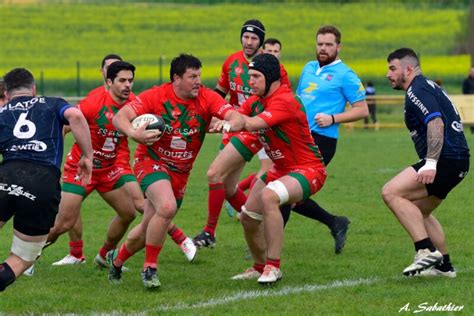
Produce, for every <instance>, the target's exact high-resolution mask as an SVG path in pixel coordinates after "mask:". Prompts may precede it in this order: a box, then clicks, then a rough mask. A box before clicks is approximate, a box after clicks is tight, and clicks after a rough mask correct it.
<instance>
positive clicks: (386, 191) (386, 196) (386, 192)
mask: <svg viewBox="0 0 474 316" xmlns="http://www.w3.org/2000/svg"><path fill="white" fill-rule="evenodd" d="M380 195H381V196H382V199H383V201H384V202H385V204H387V205H388V204H390V201H391V200H392V199H393V197H394V196H395V195H394V192H393V190H392V187H391V185H390V184H389V183H387V184H385V185H384V186H383V187H382V191H381V192H380Z"/></svg>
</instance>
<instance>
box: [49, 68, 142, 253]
mask: <svg viewBox="0 0 474 316" xmlns="http://www.w3.org/2000/svg"><path fill="white" fill-rule="evenodd" d="M134 72H135V67H134V66H133V65H132V64H130V63H127V62H123V61H118V62H115V63H113V64H111V65H110V67H109V70H108V72H107V84H108V86H109V91H105V90H103V92H97V93H95V94H92V95H90V96H89V97H87V98H86V99H84V100H82V101H81V102H80V103H79V105H78V108H79V109H80V110H81V112H82V113H83V114H84V117H85V118H86V120H87V122H88V124H89V130H90V134H91V141H92V148H93V152H94V156H93V161H92V164H93V173H92V180H91V183H90V184H88V185H83V184H81V183H80V182H78V181H77V165H78V161H79V159H80V157H81V155H82V152H81V150H80V149H79V148H78V146H77V145H76V144H74V145H73V147H72V149H71V151H70V152H69V153H68V155H67V158H66V161H65V164H64V174H63V187H62V194H61V195H62V196H61V203H60V205H59V213H58V216H57V218H56V222H55V225H54V227H53V228H52V229H51V231H50V234H49V236H48V242H50V243H52V242H54V241H56V239H57V238H58V237H59V236H60V235H61V234H63V233H64V232H66V231H68V230H69V229H71V227H72V226H73V225H74V224H75V223H76V221H77V217H78V215H79V212H80V209H81V204H82V201H83V200H84V199H85V198H86V197H87V196H88V195H89V194H90V193H91V192H92V191H93V190H97V191H98V192H99V194H100V195H101V196H102V198H103V199H104V200H105V201H107V203H108V204H109V205H111V206H112V208H114V210H115V211H116V213H117V216H116V217H115V218H114V219H113V220H112V222H111V224H110V225H109V228H108V232H107V238H106V240H105V242H104V245H103V246H102V248H101V249H100V251H99V254H98V256H97V257H96V261H97V260H100V259H98V257H100V258H101V259H102V261H103V262H105V254H106V253H107V251H109V250H111V249H114V248H115V246H116V245H117V243H118V242H119V241H120V239H121V238H122V236H123V235H124V234H125V232H126V230H127V228H128V226H129V224H130V223H131V222H132V221H133V219H134V218H135V207H134V205H133V201H132V198H131V196H130V194H129V192H128V191H127V190H126V189H125V187H124V186H123V184H124V182H123V180H121V175H122V173H123V172H124V168H123V167H122V166H120V165H119V164H118V163H117V157H118V152H119V151H120V150H128V146H127V138H126V136H125V135H123V134H121V133H119V132H118V131H117V130H116V129H115V127H114V126H113V124H112V118H113V116H114V115H115V113H116V112H117V111H118V110H119V109H120V108H121V107H122V106H123V105H124V104H125V103H126V102H128V101H130V92H131V88H132V86H133V79H134ZM77 259H79V260H82V261H83V258H77Z"/></svg>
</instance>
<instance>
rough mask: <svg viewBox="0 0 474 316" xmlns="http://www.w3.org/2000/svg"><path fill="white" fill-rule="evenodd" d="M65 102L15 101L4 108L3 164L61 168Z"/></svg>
mask: <svg viewBox="0 0 474 316" xmlns="http://www.w3.org/2000/svg"><path fill="white" fill-rule="evenodd" d="M70 107H72V106H71V105H69V104H68V103H67V102H66V101H65V100H63V99H61V98H50V97H31V96H30V97H28V96H24V97H23V96H22V97H15V98H13V99H12V100H11V101H10V102H8V103H6V104H5V105H3V106H2V107H0V152H1V153H2V155H3V161H8V160H25V161H32V162H35V163H39V164H42V165H49V166H54V167H56V168H57V169H60V168H61V163H62V159H63V135H62V129H63V126H64V125H65V124H68V121H67V120H66V118H65V117H64V111H66V110H67V109H68V108H70Z"/></svg>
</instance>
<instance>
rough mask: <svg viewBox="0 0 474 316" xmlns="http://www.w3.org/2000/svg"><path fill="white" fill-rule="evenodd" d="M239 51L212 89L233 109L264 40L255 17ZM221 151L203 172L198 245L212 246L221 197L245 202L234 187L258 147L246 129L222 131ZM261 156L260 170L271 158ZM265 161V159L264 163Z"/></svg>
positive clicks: (245, 92) (236, 204)
mask: <svg viewBox="0 0 474 316" xmlns="http://www.w3.org/2000/svg"><path fill="white" fill-rule="evenodd" d="M240 40H241V43H242V50H241V51H238V52H236V53H234V54H232V55H230V56H229V57H228V58H227V59H226V61H225V62H224V64H223V66H222V73H221V77H220V79H219V81H218V83H217V86H216V89H215V91H217V92H218V93H220V94H221V95H222V96H223V97H225V96H226V95H227V94H229V96H230V103H231V104H232V105H233V106H234V107H235V108H236V109H237V108H239V107H240V106H241V105H242V104H243V103H244V102H245V100H247V98H249V97H250V96H251V95H252V89H251V88H250V85H249V79H250V76H249V63H250V62H251V60H252V58H254V57H255V56H257V55H258V54H260V53H261V49H260V47H261V46H262V44H263V42H264V40H265V27H264V25H263V24H262V22H260V21H259V20H248V21H246V22H245V23H244V24H243V26H242V28H241V31H240ZM280 72H281V74H282V79H281V80H282V84H285V85H288V86H290V82H289V80H288V76H287V75H286V71H285V70H284V69H283V66H281V67H280ZM221 147H222V148H223V150H222V151H221V152H220V153H219V154H218V156H217V157H216V158H215V159H214V161H213V162H212V163H211V165H210V166H209V169H208V172H207V178H208V184H209V196H208V217H207V223H206V225H205V226H204V228H203V230H202V232H201V233H199V234H198V235H197V236H196V237H194V239H193V240H194V243H195V244H196V246H198V247H213V246H214V244H215V242H216V239H215V230H216V227H217V222H218V219H219V215H220V213H221V209H222V205H223V204H224V200H227V201H228V202H229V203H230V204H231V205H232V207H233V208H234V209H235V210H237V211H238V212H240V209H241V207H242V205H243V204H244V203H245V200H246V198H247V197H246V196H245V194H244V192H243V191H242V190H241V189H240V188H238V187H237V184H238V182H239V177H240V174H241V173H242V170H243V168H244V166H245V163H246V162H248V161H250V160H251V159H252V157H253V156H254V155H255V154H256V153H257V152H258V151H259V150H260V149H261V148H262V146H261V144H260V143H259V141H258V139H257V137H256V135H255V134H253V133H249V132H246V131H243V132H239V133H225V134H224V135H223V137H222V146H221ZM259 158H261V163H262V166H261V169H265V170H266V169H268V168H269V167H270V166H271V161H269V160H268V159H266V158H267V157H265V155H259ZM265 161H266V162H265Z"/></svg>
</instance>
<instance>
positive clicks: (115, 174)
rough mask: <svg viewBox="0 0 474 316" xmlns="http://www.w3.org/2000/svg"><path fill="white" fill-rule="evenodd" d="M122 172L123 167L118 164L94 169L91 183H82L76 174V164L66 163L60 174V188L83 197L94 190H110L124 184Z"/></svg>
mask: <svg viewBox="0 0 474 316" xmlns="http://www.w3.org/2000/svg"><path fill="white" fill-rule="evenodd" d="M124 172H125V169H124V168H123V167H122V166H119V165H118V164H116V165H114V166H112V167H108V168H103V169H94V170H93V171H92V179H91V183H90V184H88V185H83V184H82V183H81V180H80V179H79V176H78V174H77V166H75V165H71V164H68V163H66V164H65V165H64V172H63V176H62V179H63V186H62V190H63V191H64V192H70V193H75V194H78V195H82V196H83V197H84V198H85V197H87V196H88V195H89V194H90V193H91V192H92V191H94V190H97V191H98V192H100V193H104V192H110V191H112V190H115V189H118V188H120V187H121V186H123V185H124V183H125V182H124V180H123V179H122V176H123V175H124Z"/></svg>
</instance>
